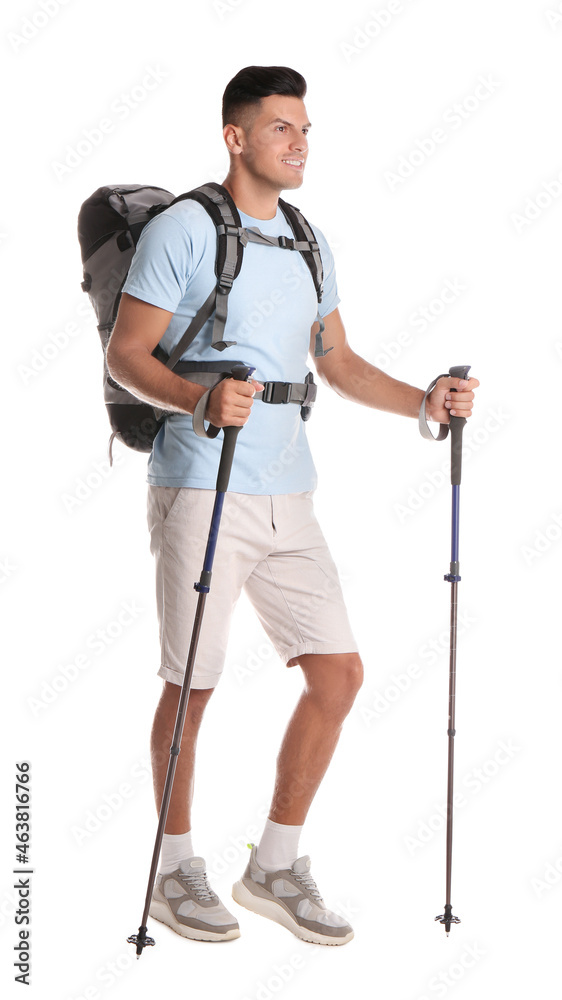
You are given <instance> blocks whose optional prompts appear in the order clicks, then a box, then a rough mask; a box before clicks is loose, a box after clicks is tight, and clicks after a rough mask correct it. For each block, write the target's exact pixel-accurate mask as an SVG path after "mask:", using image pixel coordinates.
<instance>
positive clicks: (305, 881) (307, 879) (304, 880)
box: [295, 872, 324, 903]
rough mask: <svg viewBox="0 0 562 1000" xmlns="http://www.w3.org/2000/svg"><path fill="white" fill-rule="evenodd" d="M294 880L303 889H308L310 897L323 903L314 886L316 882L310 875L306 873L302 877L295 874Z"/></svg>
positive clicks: (316, 887)
mask: <svg viewBox="0 0 562 1000" xmlns="http://www.w3.org/2000/svg"><path fill="white" fill-rule="evenodd" d="M295 878H296V879H297V880H298V881H299V882H300V883H301V884H302V885H303V886H304V888H305V889H308V891H309V892H310V894H311V896H313V898H314V899H317V900H318V901H319V902H320V903H323V902H324V900H323V899H322V896H321V895H320V892H319V891H318V886H317V885H316V882H315V881H314V879H313V878H312V875H310V873H308V872H307V873H306V874H303V875H298V874H297V873H295Z"/></svg>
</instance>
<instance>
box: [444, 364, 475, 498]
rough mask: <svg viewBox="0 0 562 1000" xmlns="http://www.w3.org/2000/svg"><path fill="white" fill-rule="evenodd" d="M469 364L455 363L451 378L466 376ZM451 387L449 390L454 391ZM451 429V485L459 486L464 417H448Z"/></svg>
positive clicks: (451, 369)
mask: <svg viewBox="0 0 562 1000" xmlns="http://www.w3.org/2000/svg"><path fill="white" fill-rule="evenodd" d="M470 367H471V366H470V365H456V366H454V367H453V368H449V375H450V376H451V378H463V379H467V378H468V373H469V371H470ZM456 391H457V390H456V389H451V392H456ZM449 420H450V430H451V486H460V483H461V465H462V432H463V429H464V425H465V424H466V417H449Z"/></svg>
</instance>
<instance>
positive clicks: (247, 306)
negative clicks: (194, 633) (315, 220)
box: [107, 66, 478, 945]
mask: <svg viewBox="0 0 562 1000" xmlns="http://www.w3.org/2000/svg"><path fill="white" fill-rule="evenodd" d="M305 93H306V83H305V81H304V79H303V77H302V76H301V75H300V74H299V73H297V72H295V71H294V70H291V69H288V68H286V67H255V66H252V67H247V68H246V69H243V70H241V71H240V73H238V74H237V75H236V76H235V77H234V78H233V80H231V81H230V83H229V84H228V86H227V88H226V90H225V93H224V96H223V126H224V131H223V135H224V140H225V143H226V146H227V149H228V152H229V157H230V169H229V172H228V175H227V177H226V179H225V181H224V185H223V186H224V187H225V188H226V189H227V190H228V192H229V193H230V195H231V196H232V198H233V200H234V202H235V204H236V206H237V208H238V211H239V213H240V216H241V221H242V225H243V226H245V227H257V228H258V229H259V230H260V231H261V232H263V233H264V234H265V235H269V236H281V235H285V236H289V237H290V236H292V232H291V229H290V227H289V225H288V223H287V222H286V220H285V217H284V216H283V214H282V212H281V209H280V208H279V206H278V199H279V195H280V192H281V191H283V190H285V189H296V188H299V187H300V186H301V184H302V181H303V175H304V170H305V165H306V160H307V157H308V138H307V137H308V131H309V128H310V123H309V121H308V117H307V113H306V108H305V105H304V102H303V98H304V96H305ZM313 228H314V234H315V236H316V239H317V241H318V243H319V246H320V252H321V256H322V261H323V270H324V293H323V298H322V302H321V304H320V307H319V309H318V303H317V298H316V294H315V290H314V285H313V282H312V279H311V275H310V272H309V271H308V268H307V266H306V264H305V262H304V260H303V258H302V257H301V254H300V253H299V252H288V251H287V250H286V249H283V248H281V247H279V246H263V245H257V244H255V243H249V244H248V245H247V246H246V248H245V251H244V261H243V266H242V270H241V272H240V275H239V276H238V277H237V279H236V281H235V282H234V285H233V288H232V291H231V293H230V296H229V312H228V326H227V336H229V335H230V333H232V337H231V339H233V340H235V341H236V342H237V345H238V346H237V347H236V348H231V349H230V351H235V352H236V354H235V355H234V356H235V357H236V358H237V359H241V360H244V361H245V362H247V363H248V364H251V365H254V366H255V368H256V376H259V377H260V378H262V379H264V380H279V381H284V382H297V383H298V382H303V381H304V374H305V373H306V359H307V354H308V352H309V351H310V353H311V354H314V348H315V344H316V339H315V337H316V334H317V332H318V330H319V328H320V326H319V322H318V320H317V318H315V317H316V313H317V310H318V312H319V315H320V316H321V317H322V318H323V320H324V323H325V330H324V334H323V341H324V350H325V351H326V353H325V354H324V356H322V357H316V358H315V359H314V361H315V365H316V370H317V372H318V375H319V377H320V378H321V379H322V381H323V382H325V383H326V384H327V385H329V386H331V387H332V388H333V389H335V391H336V392H337V393H338V394H339V395H341V396H343V397H344V398H346V399H351V400H354V401H356V402H358V403H363V404H364V405H366V406H371V407H376V408H378V409H382V410H387V411H391V412H394V413H398V414H402V415H404V416H409V417H417V415H418V411H419V408H420V405H421V402H422V399H423V396H424V392H423V391H422V390H421V389H417V388H414V387H413V386H409V385H406V384H404V383H402V382H399V381H397V380H395V379H393V378H390V377H389V376H388V375H386V374H384V373H383V372H382V371H380V370H379V369H377V368H374V367H373V366H372V365H370V364H368V363H367V362H366V361H365V360H364V359H363V358H360V357H359V356H358V355H356V354H355V353H354V352H353V351H352V349H351V348H350V346H349V344H348V342H347V339H346V335H345V331H344V327H343V324H342V321H341V318H340V315H339V311H338V309H337V305H338V302H339V298H338V295H337V288H336V280H335V271H334V263H333V258H332V255H331V252H330V249H329V247H328V245H327V243H326V240H325V238H324V237H323V235H322V233H321V232H320V231H319V230H318V229H317V228H316V227H315V226H314V227H313ZM215 252H216V232H215V227H214V224H213V222H212V221H211V220H210V219H209V217H208V215H207V213H206V212H205V210H204V208H202V206H200V205H199V204H197V203H195V202H193V201H191V200H185V201H182V202H179V203H178V204H177V205H175V206H173V207H172V208H170V209H168V210H166V211H165V212H163V213H162V214H161V215H159V216H157V217H156V218H155V219H154V220H153V221H152V222H151V223H150V224H149V225H148V226H147V227H146V228H145V230H144V231H143V233H142V236H141V239H140V241H139V245H138V248H137V252H136V255H135V258H134V260H133V263H132V266H131V270H130V272H129V276H128V278H127V282H126V284H125V286H124V294H123V296H122V299H121V304H120V309H119V315H118V319H117V323H116V326H115V329H114V332H113V335H112V338H111V341H110V344H109V349H108V353H107V362H108V366H109V369H110V372H111V374H112V376H113V377H114V378H115V379H116V381H117V382H119V383H120V384H121V385H123V386H124V387H125V388H127V389H129V390H130V391H132V392H133V393H135V394H136V395H137V396H139V397H140V398H142V399H144V400H147V401H148V402H150V403H152V404H154V405H155V406H157V407H161V408H162V409H165V410H168V411H171V413H172V415H171V416H170V417H168V418H167V420H166V422H165V424H164V427H163V428H162V429H161V430H160V432H159V434H158V436H157V438H156V441H155V443H154V448H153V452H152V455H151V457H150V460H149V469H148V482H149V514H148V517H149V527H150V532H151V548H152V551H153V553H154V555H155V559H156V570H157V599H158V611H159V621H160V635H161V648H162V661H161V667H160V670H159V675H160V676H161V677H162V678H163V679H164V687H163V692H162V696H161V699H160V702H159V705H158V707H157V711H156V715H155V720H154V726H153V732H152V753H153V770H154V786H155V794H156V802H157V806H158V807H159V806H160V802H161V798H162V792H163V785H164V780H165V774H166V765H167V750H168V748H169V746H170V742H171V738H172V733H173V728H174V722H175V717H176V710H177V704H178V698H179V692H180V685H181V681H182V675H183V670H184V664H185V659H186V651H187V649H188V646H189V637H190V633H191V626H192V622H193V609H194V602H195V600H196V595H195V594H194V591H193V581H194V580H196V579H197V578H198V576H199V572H200V569H201V565H202V562H203V554H204V548H205V542H206V538H207V533H208V528H209V524H210V517H211V509H212V502H213V498H214V487H215V477H216V470H217V466H218V456H219V452H220V447H221V438H222V435H221V437H219V438H218V439H215V440H214V441H211V440H204V439H201V438H199V437H196V435H195V434H194V431H193V427H192V424H191V417H190V414H192V413H193V410H194V408H195V406H196V404H197V402H198V400H199V399H200V397H201V396H202V395H203V393H204V392H205V389H204V388H203V387H202V386H199V385H196V384H195V383H191V382H189V381H186V379H184V378H181V377H179V376H178V375H176V374H174V373H173V372H171V371H170V370H168V369H166V368H165V367H164V366H163V365H162V364H161V363H160V362H159V361H158V360H156V359H155V358H154V357H153V356H152V351H153V350H154V348H155V347H156V345H157V344H158V343H161V344H162V346H163V347H164V349H165V350H167V351H168V352H169V351H170V350H171V348H172V347H173V346H174V344H176V343H178V341H179V337H180V335H181V333H183V331H184V330H185V328H186V326H187V325H188V322H189V320H190V319H191V318H192V317H193V315H194V314H195V313H196V311H197V309H198V308H199V306H200V305H201V303H202V302H203V301H205V299H206V298H207V296H208V294H209V291H210V289H211V288H212V287H213V285H214V282H215V280H216V279H215V274H214V263H215ZM260 306H261V309H260ZM211 326H212V321H209V322H208V323H207V324H206V325H205V326H204V327H203V329H202V330H201V332H200V333H199V334H198V336H197V338H196V339H195V341H194V342H193V344H192V345H191V347H190V348H189V359H190V360H195V361H213V360H216V358H217V352H216V351H214V350H213V349H212V348H211ZM477 385H478V382H477V380H476V379H469V380H468V382H460V381H459V380H458V379H451V378H449V379H442V380H440V382H439V383H438V384H437V386H436V387H435V389H434V390H433V392H432V393H431V395H430V396H429V397H428V401H427V405H426V414H427V416H428V418H429V419H431V420H435V421H439V422H443V423H446V422H448V420H449V412H451V413H453V414H459V415H463V416H467V417H468V416H470V414H471V409H472V400H473V397H474V393H473V389H474V388H476V387H477ZM452 388H455V389H458V392H457V393H456V395H455V396H454V401H453V398H452V396H451V389H452ZM262 389H263V383H262V382H260V381H258V380H257V378H254V379H252V380H251V381H249V382H238V381H235V380H233V379H228V378H227V379H225V380H223V381H221V382H220V383H219V384H218V385H217V387H216V388H215V389H214V390H213V391H212V392H211V394H210V396H209V399H208V403H207V409H206V417H207V419H208V420H209V421H211V423H213V424H214V425H215V426H217V427H226V426H229V425H233V426H238V427H242V426H243V427H244V431H243V433H241V434H240V435H239V437H238V443H237V446H236V453H235V456H234V462H233V467H232V474H231V479H230V486H229V492H228V494H227V496H226V500H225V507H224V513H223V520H222V522H221V529H220V532H219V540H218V545H217V551H216V557H215V565H214V574H213V592H212V595H211V597H210V600H209V602H208V610H207V613H206V616H205V619H204V622H203V626H202V631H201V637H200V641H199V652H198V658H197V663H196V664H195V668H194V673H193V682H192V689H191V693H190V696H189V702H188V712H187V721H186V727H185V734H184V739H183V747H182V752H181V754H180V756H179V758H178V764H177V770H176V777H175V784H174V791H173V795H172V799H171V804H170V810H169V814H168V820H167V825H166V830H165V834H164V839H163V845H162V855H161V863H160V872H159V875H158V878H157V882H156V886H155V889H154V897H153V902H152V906H151V909H150V913H151V915H152V916H154V917H156V918H157V919H159V920H162V921H163V922H165V923H167V924H168V925H169V926H171V927H172V928H173V929H174V930H176V931H177V932H178V933H180V934H183V935H184V936H186V937H191V938H195V939H199V940H225V939H229V938H233V937H237V936H238V935H239V927H238V922H237V921H236V919H235V917H234V916H233V915H232V914H230V913H229V912H228V910H227V909H226V908H225V907H224V906H223V904H222V903H221V901H220V900H219V899H218V897H217V896H216V894H215V893H214V892H213V890H212V889H211V887H210V885H209V883H208V881H207V877H206V874H205V862H204V860H203V858H201V857H198V856H194V851H193V846H192V842H191V819H190V807H191V799H192V782H193V770H194V756H195V744H196V739H197V733H198V730H199V726H200V723H201V719H202V716H203V712H204V709H205V706H206V704H207V702H208V701H209V698H210V696H211V694H212V692H213V690H214V687H215V686H216V684H217V682H218V680H219V677H220V673H221V670H222V666H223V661H224V656H225V650H226V644H227V637H228V627H229V620H230V614H231V610H232V608H233V606H234V604H235V602H236V599H237V597H238V595H239V593H240V591H241V588H242V587H244V588H245V590H246V593H247V594H248V596H249V598H250V600H251V601H252V603H253V604H254V606H255V608H256V611H257V613H258V616H259V618H260V621H261V622H262V624H263V626H264V628H265V629H266V631H267V633H268V635H269V636H270V638H271V641H272V643H273V644H274V646H275V648H276V649H277V652H278V653H279V656H280V657H281V659H282V660H284V661H285V663H286V664H287V666H294V665H297V664H298V665H299V666H300V668H301V670H302V672H303V676H304V690H303V693H302V696H301V698H300V700H299V702H298V704H297V706H296V709H295V711H294V714H293V716H292V718H291V720H290V722H289V725H288V728H287V731H286V734H285V737H284V739H283V742H282V746H281V749H280V752H279V756H278V760H277V773H276V781H275V788H274V792H273V798H272V803H271V810H270V813H269V818H268V819H267V821H266V824H265V829H264V831H263V835H262V838H261V840H260V842H259V844H258V845H257V847H256V846H253V847H252V851H251V855H250V861H249V863H248V867H247V869H246V872H245V874H244V876H243V877H242V879H241V880H240V881H239V882H237V883H236V885H235V886H234V890H233V895H234V898H235V899H236V900H237V901H238V902H239V903H241V904H242V905H243V906H245V907H247V908H248V909H251V910H254V911H255V912H256V913H260V914H262V915H264V916H267V917H269V918H271V919H273V920H276V921H277V922H279V923H281V924H283V925H284V926H285V927H287V928H289V929H290V930H292V931H293V932H294V933H295V934H296V935H297V936H298V937H300V938H303V939H305V940H308V941H315V942H317V943H320V944H335V945H339V944H345V943H346V942H347V941H349V940H350V939H351V938H352V937H353V931H352V929H351V927H350V926H349V924H348V923H347V922H346V921H345V920H344V919H343V918H342V917H340V916H339V915H338V914H336V913H334V912H332V911H331V910H330V909H328V908H327V906H326V905H325V903H324V902H323V900H322V897H321V896H320V893H319V891H318V889H317V887H316V885H315V882H314V881H313V879H312V876H311V874H310V870H309V869H310V859H309V858H308V856H306V855H305V856H303V857H299V852H298V844H299V836H300V833H301V830H302V826H303V824H304V820H305V818H306V815H307V812H308V809H309V806H310V804H311V802H312V799H313V797H314V794H315V792H316V790H317V788H318V786H319V784H320V781H321V780H322V777H323V775H324V773H325V771H326V768H327V766H328V764H329V762H330V759H331V757H332V754H333V752H334V750H335V747H336V744H337V742H338V737H339V733H340V730H341V727H342V724H343V721H344V719H345V717H346V716H347V714H348V712H349V710H350V708H351V706H352V704H353V701H354V698H355V695H356V694H357V691H358V689H359V687H360V686H361V683H362V676H363V669H362V663H361V659H360V657H359V653H358V650H357V645H356V642H355V639H354V637H353V634H352V632H351V629H350V626H349V622H348V618H347V614H346V610H345V606H344V602H343V597H342V593H341V588H340V584H339V580H338V575H337V571H336V568H335V566H334V563H333V561H332V559H331V557H330V555H329V552H328V550H327V547H326V543H325V541H324V539H323V536H322V534H321V531H320V529H319V526H318V524H317V522H316V519H315V517H314V513H313V509H312V493H313V491H314V489H315V486H316V475H315V470H314V466H313V463H312V459H311V456H310V452H309V449H308V445H307V443H306V437H305V427H304V423H303V421H301V419H300V411H299V407H298V406H293V405H287V406H269V405H265V404H264V402H263V401H262V400H261V399H257V400H255V401H254V396H255V394H256V393H260V392H261V390H262ZM451 407H454V409H451ZM268 711H273V709H272V708H271V707H269V709H268ZM248 722H249V724H251V720H248ZM217 739H218V737H217ZM218 752H219V753H222V749H221V748H220V746H219V747H218Z"/></svg>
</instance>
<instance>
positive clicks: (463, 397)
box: [425, 378, 480, 424]
mask: <svg viewBox="0 0 562 1000" xmlns="http://www.w3.org/2000/svg"><path fill="white" fill-rule="evenodd" d="M479 385H480V382H479V381H478V379H477V378H469V379H462V378H460V379H459V378H440V379H439V381H438V383H437V385H436V386H435V388H434V389H432V391H431V392H430V394H429V396H428V397H427V400H426V404H425V412H426V417H427V419H428V420H434V421H435V422H436V423H439V424H448V423H449V415H452V416H453V417H470V416H471V414H472V401H473V399H474V389H477V388H478V386H479ZM451 389H457V390H458V391H457V392H451Z"/></svg>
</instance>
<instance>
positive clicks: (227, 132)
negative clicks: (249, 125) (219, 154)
mask: <svg viewBox="0 0 562 1000" xmlns="http://www.w3.org/2000/svg"><path fill="white" fill-rule="evenodd" d="M243 131H244V130H243V129H242V127H241V126H240V125H225V126H224V129H223V132H222V134H223V136H224V141H225V143H226V147H227V149H228V152H229V153H233V154H234V155H235V156H237V155H238V154H239V153H241V152H242V143H241V141H240V139H241V133H242V132H243Z"/></svg>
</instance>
